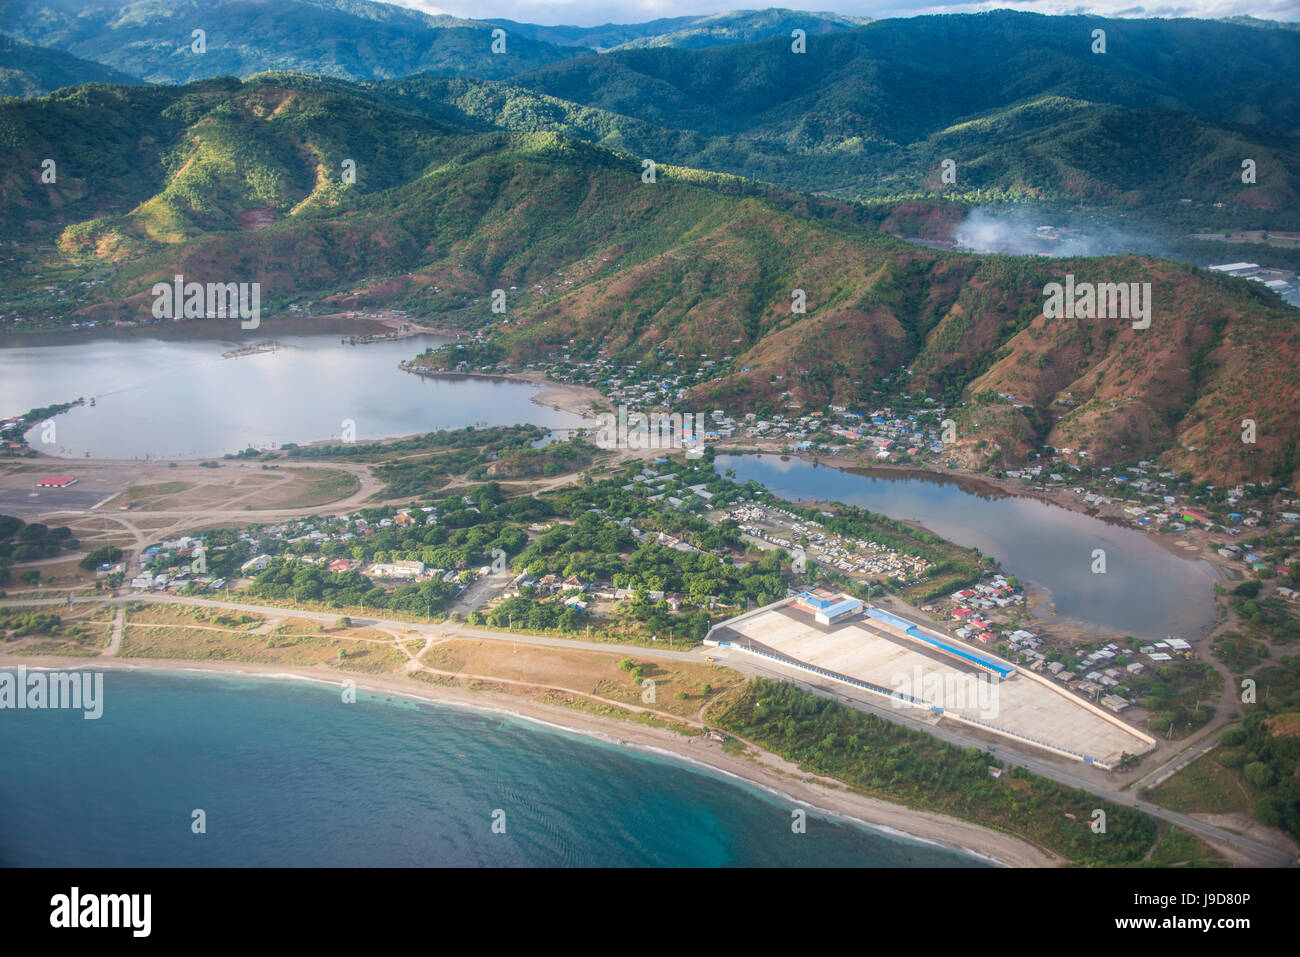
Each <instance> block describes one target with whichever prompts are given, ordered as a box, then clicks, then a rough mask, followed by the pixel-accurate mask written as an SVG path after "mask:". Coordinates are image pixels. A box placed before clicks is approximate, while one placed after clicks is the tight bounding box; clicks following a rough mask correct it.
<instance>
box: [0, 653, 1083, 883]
mask: <svg viewBox="0 0 1300 957" xmlns="http://www.w3.org/2000/svg"><path fill="white" fill-rule="evenodd" d="M18 665H24V666H26V667H27V668H29V669H53V670H59V671H66V670H74V669H80V670H96V671H97V670H125V671H155V672H173V673H195V672H197V673H207V674H219V675H227V676H230V675H241V676H244V677H253V678H261V679H271V680H280V681H285V680H294V681H302V680H307V681H315V682H319V683H323V684H333V685H338V684H339V683H340V682H342V681H343V680H346V679H351V680H353V681H355V682H356V687H357V689H358V690H362V691H366V692H369V693H372V694H383V695H396V696H400V697H404V698H409V699H413V700H416V701H421V702H424V703H427V704H433V705H438V706H445V707H453V708H461V709H471V710H478V711H490V712H493V713H497V714H502V715H506V716H508V717H510V718H513V719H516V720H520V721H525V722H529V723H532V724H536V725H542V726H546V727H550V728H553V729H559V730H561V731H563V732H565V733H569V734H575V735H580V736H583V737H587V738H593V739H596V740H600V741H604V742H606V743H610V744H616V745H618V746H620V747H626V748H631V749H633V750H636V751H641V752H645V753H650V754H655V755H658V756H662V757H667V758H669V759H670V760H673V761H675V762H679V763H682V764H687V765H691V766H694V767H697V768H702V769H705V770H706V771H708V772H712V773H716V774H720V775H722V776H724V777H728V778H733V779H736V780H738V781H740V782H743V783H744V784H745V785H748V786H751V787H756V788H758V789H760V790H762V791H764V792H766V793H767V794H769V795H771V796H775V797H777V798H779V799H782V800H788V801H792V802H794V803H797V804H800V805H803V806H805V807H807V808H810V809H812V810H814V811H816V812H818V813H819V814H822V815H824V816H827V817H831V818H837V819H841V820H847V821H849V822H851V823H853V824H856V825H858V826H861V827H865V828H867V829H869V830H873V831H878V832H882V833H885V834H888V835H890V836H895V837H902V838H904V839H906V840H910V841H918V842H922V843H928V844H934V845H938V846H941V847H944V848H947V849H949V850H953V851H957V852H959V853H962V854H966V855H970V856H974V857H977V858H980V859H983V860H986V861H990V862H993V863H996V864H999V865H1002V866H1005V867H1055V866H1058V865H1060V864H1061V863H1063V862H1062V861H1061V859H1059V858H1057V857H1055V856H1053V855H1049V854H1048V853H1046V852H1044V851H1043V850H1041V849H1039V848H1037V847H1035V846H1033V845H1031V844H1029V843H1028V842H1026V841H1024V840H1022V839H1020V838H1017V837H1013V836H1011V835H1009V834H1003V833H1001V832H999V831H995V830H992V829H991V828H987V827H984V826H983V825H979V824H974V823H971V822H968V821H963V820H960V819H958V818H952V817H946V816H944V815H941V814H937V813H934V812H931V811H921V810H915V809H912V808H908V807H906V806H904V805H901V804H893V803H890V802H887V801H882V800H880V799H878V798H871V797H867V796H866V795H863V794H859V793H857V792H856V791H852V790H850V789H849V788H848V787H847V786H846V785H844V784H842V783H841V782H839V781H835V780H834V779H831V778H824V777H820V776H817V775H812V774H806V773H804V772H802V771H800V770H799V768H798V767H797V766H796V765H794V764H793V763H791V762H789V761H786V760H785V759H784V758H781V757H780V756H778V755H775V754H772V753H771V752H768V751H759V752H758V753H757V754H755V755H752V756H750V755H746V756H743V757H742V756H738V755H734V754H728V753H727V752H725V751H724V750H723V749H722V747H721V746H720V745H719V744H717V743H716V742H712V741H709V740H708V739H706V738H703V737H692V738H686V737H683V736H682V735H681V734H679V733H677V732H675V731H670V730H667V729H664V728H656V727H651V726H646V725H640V724H636V723H633V722H630V721H621V720H618V719H614V718H607V717H603V716H599V715H593V714H589V713H587V712H582V711H577V710H574V709H568V708H562V707H558V706H553V705H546V704H540V703H538V702H535V701H531V700H528V699H520V698H517V697H514V696H510V695H504V694H497V693H494V692H489V691H470V690H468V689H465V688H462V687H449V686H445V685H433V684H424V683H422V682H416V681H414V680H410V679H407V678H405V677H403V676H400V675H398V674H395V673H389V674H384V675H367V674H361V673H354V672H346V671H337V670H334V669H331V668H324V667H306V666H292V665H290V666H284V665H259V664H254V663H246V662H234V661H193V660H185V659H144V658H142V659H102V658H90V659H86V658H75V659H69V658H62V657H59V656H50V655H45V656H33V657H21V656H16V655H0V667H3V668H11V667H17V666H18Z"/></svg>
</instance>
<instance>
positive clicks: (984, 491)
mask: <svg viewBox="0 0 1300 957" xmlns="http://www.w3.org/2000/svg"><path fill="white" fill-rule="evenodd" d="M714 447H715V449H716V450H717V453H718V454H720V455H721V454H725V455H781V456H786V457H788V458H792V459H797V460H798V461H800V462H804V463H807V464H808V465H817V466H819V467H821V468H832V469H836V470H838V471H841V472H847V473H850V474H852V475H862V476H866V477H868V478H870V477H871V476H872V475H873V474H874V475H877V476H888V477H891V478H908V477H914V478H919V479H921V480H923V481H934V482H940V483H952V484H954V485H956V486H958V487H959V488H962V489H963V490H965V491H968V492H970V493H971V494H973V495H981V496H991V497H995V498H998V497H1007V498H1024V499H1032V500H1033V501H1037V502H1043V503H1045V504H1047V505H1055V506H1056V507H1057V508H1063V509H1065V510H1066V511H1067V512H1074V513H1076V514H1079V515H1086V516H1087V517H1088V518H1095V519H1097V520H1098V521H1100V522H1105V523H1106V524H1108V525H1113V526H1115V527H1116V528H1124V529H1128V530H1129V531H1134V532H1139V533H1141V534H1143V535H1144V536H1145V537H1146V538H1147V539H1148V540H1150V541H1151V542H1152V543H1154V544H1155V545H1158V546H1159V547H1160V548H1162V549H1164V550H1165V551H1166V552H1168V553H1169V554H1171V555H1176V556H1178V557H1179V558H1182V559H1184V560H1186V561H1191V562H1198V561H1203V562H1207V563H1208V564H1210V565H1211V566H1213V568H1214V572H1215V575H1216V576H1217V580H1218V581H1220V582H1228V581H1231V580H1232V578H1231V576H1230V575H1228V574H1227V573H1226V571H1225V569H1226V568H1227V563H1226V562H1224V561H1223V559H1222V558H1221V557H1220V556H1219V554H1218V553H1217V552H1216V551H1215V550H1214V544H1213V543H1212V542H1211V540H1210V537H1209V533H1208V532H1206V531H1205V530H1204V529H1200V528H1187V529H1185V530H1184V531H1181V532H1178V533H1177V534H1157V533H1156V532H1154V531H1152V530H1151V529H1147V528H1144V527H1142V526H1140V525H1135V524H1134V523H1133V522H1131V521H1129V519H1128V516H1127V515H1125V513H1124V511H1123V509H1122V507H1119V506H1115V505H1111V506H1096V505H1092V504H1089V503H1088V502H1085V501H1084V500H1083V496H1081V495H1075V494H1073V493H1072V492H1071V491H1070V488H1069V487H1064V486H1063V487H1060V488H1048V489H1043V488H1036V487H1028V488H1027V487H1025V485H1024V484H1023V483H1021V481H1020V480H1019V479H1011V478H997V477H996V476H993V475H989V474H987V473H984V472H967V471H964V470H961V469H933V468H925V467H922V466H918V465H898V464H895V463H880V462H875V461H864V460H858V459H857V458H856V457H855V458H852V459H851V460H848V459H850V457H849V456H830V457H827V456H823V455H817V454H814V453H810V452H807V451H789V452H787V451H783V450H782V448H780V447H772V448H769V447H767V446H765V445H762V444H761V443H760V444H756V443H752V442H747V443H739V442H738V443H734V445H726V446H724V445H722V444H718V445H715V446H714ZM846 460H847V461H846ZM906 524H908V525H912V526H914V527H916V528H925V526H924V525H923V524H921V523H920V522H914V521H908V522H906ZM926 531H933V530H932V529H926Z"/></svg>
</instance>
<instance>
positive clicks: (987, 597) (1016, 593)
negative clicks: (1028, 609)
mask: <svg viewBox="0 0 1300 957" xmlns="http://www.w3.org/2000/svg"><path fill="white" fill-rule="evenodd" d="M949 597H950V598H951V599H952V602H953V608H952V617H953V618H954V619H955V620H956V621H958V622H959V623H960V624H959V626H958V627H957V629H956V630H955V631H954V634H956V635H957V636H958V637H959V638H966V639H970V638H975V639H978V640H979V641H982V642H984V643H985V644H991V643H992V642H994V641H997V640H999V639H1006V640H1008V641H1010V643H1011V644H1012V646H1013V647H1015V648H1016V649H1017V650H1033V649H1036V648H1037V647H1038V645H1039V643H1040V642H1039V639H1038V637H1037V636H1036V635H1034V634H1033V633H1031V632H1028V631H1023V630H1017V631H1014V632H1011V633H1009V634H1003V633H1002V632H1003V629H1002V628H1001V626H999V625H997V624H995V623H994V622H993V621H992V620H990V619H989V618H988V617H987V612H988V611H990V610H991V609H994V608H999V609H1006V608H1011V607H1013V606H1016V605H1023V604H1024V603H1025V596H1024V593H1023V592H1022V591H1021V590H1020V589H1019V588H1017V587H1015V586H1013V585H1011V584H1010V583H1009V582H1008V581H1007V580H1006V579H1005V578H1004V577H1002V576H1001V575H998V576H995V577H994V578H993V579H992V581H990V582H988V583H980V584H978V585H972V586H971V587H970V588H963V589H961V590H959V591H955V592H953V593H952V594H951V595H950V596H949Z"/></svg>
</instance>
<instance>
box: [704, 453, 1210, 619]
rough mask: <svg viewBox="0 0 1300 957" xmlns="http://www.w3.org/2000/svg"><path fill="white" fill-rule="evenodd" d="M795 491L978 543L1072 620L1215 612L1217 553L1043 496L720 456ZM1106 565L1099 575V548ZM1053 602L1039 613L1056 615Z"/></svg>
mask: <svg viewBox="0 0 1300 957" xmlns="http://www.w3.org/2000/svg"><path fill="white" fill-rule="evenodd" d="M717 468H718V469H719V470H724V469H734V470H735V473H736V478H737V479H738V480H739V481H741V482H744V481H748V480H750V479H753V480H755V481H757V482H761V483H762V484H763V485H765V486H766V487H767V488H768V490H769V491H771V492H772V493H774V494H776V495H780V496H782V497H783V498H789V499H793V500H796V501H798V500H802V499H822V500H826V501H838V502H844V503H846V504H849V505H857V506H861V507H862V508H866V509H869V510H871V511H873V512H876V513H878V514H881V515H886V516H888V517H889V518H893V519H898V520H900V521H908V522H917V523H919V524H921V525H924V526H925V527H926V528H928V529H929V530H930V531H932V532H934V533H935V534H936V535H940V536H942V537H943V538H946V539H949V540H950V541H953V542H956V543H957V544H959V545H965V546H968V547H971V548H978V549H979V550H980V551H981V552H984V553H985V554H987V555H991V556H993V557H994V558H996V559H998V561H1000V562H1001V563H1002V566H1003V568H1004V569H1005V570H1006V571H1007V572H1008V573H1009V574H1012V575H1016V576H1017V577H1019V578H1020V579H1021V580H1022V581H1023V582H1026V583H1030V584H1031V585H1033V586H1036V587H1037V588H1039V589H1042V590H1043V591H1045V592H1047V593H1048V595H1049V596H1050V605H1055V609H1056V611H1057V612H1058V613H1059V615H1060V618H1055V619H1054V620H1057V621H1060V620H1062V619H1066V620H1068V623H1072V624H1081V625H1084V626H1088V627H1094V628H1100V629H1103V630H1106V631H1111V632H1117V633H1120V634H1131V635H1137V636H1139V637H1164V636H1165V635H1169V634H1181V635H1184V636H1185V637H1189V638H1190V637H1194V636H1196V635H1199V634H1200V633H1201V632H1202V631H1203V630H1204V629H1205V628H1206V627H1207V626H1208V625H1209V624H1210V623H1211V622H1212V621H1213V619H1214V611H1215V606H1214V587H1213V586H1214V574H1213V569H1212V567H1211V566H1210V565H1209V563H1208V562H1204V561H1189V560H1187V559H1185V558H1180V557H1179V556H1177V555H1174V554H1172V553H1171V552H1169V551H1167V550H1166V549H1164V548H1162V547H1161V546H1160V545H1159V544H1157V543H1156V542H1155V541H1152V540H1151V539H1150V538H1149V537H1148V536H1147V535H1146V534H1145V533H1143V532H1139V531H1137V530H1135V529H1132V528H1129V527H1127V526H1125V525H1124V524H1123V523H1122V522H1114V521H1111V522H1104V521H1101V520H1099V519H1097V518H1094V517H1092V516H1089V515H1084V514H1081V513H1079V512H1074V511H1071V510H1070V509H1067V508H1063V507H1061V506H1059V505H1054V504H1051V503H1048V502H1044V501H1041V500H1039V499H1034V498H1028V497H1026V496H1021V495H1010V494H1007V493H1005V492H1003V491H1001V490H999V489H996V488H993V487H991V486H989V485H987V484H985V483H982V482H979V481H978V480H971V479H969V478H957V477H950V476H944V475H932V474H929V473H919V472H899V471H894V470H890V471H881V470H873V469H866V470H858V471H852V472H850V471H841V470H839V469H834V468H827V467H818V466H816V465H814V464H812V463H808V462H803V461H801V460H799V459H794V458H790V457H788V456H777V455H746V456H723V455H720V456H718V458H717ZM1096 549H1102V550H1103V551H1105V553H1106V573H1105V574H1093V572H1092V566H1093V552H1094V551H1095V550H1096ZM1050 605H1049V604H1047V603H1044V604H1043V605H1042V606H1040V609H1039V613H1040V614H1042V615H1044V616H1046V617H1052V616H1051V611H1052V608H1051V607H1050Z"/></svg>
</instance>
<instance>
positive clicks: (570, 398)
mask: <svg viewBox="0 0 1300 957" xmlns="http://www.w3.org/2000/svg"><path fill="white" fill-rule="evenodd" d="M402 368H403V370H404V371H406V372H409V373H411V374H412V375H419V376H428V377H430V378H441V377H443V376H461V377H466V378H473V379H499V380H501V381H503V382H522V383H525V384H527V385H534V386H537V387H538V389H537V392H535V393H534V394H533V396H532V401H533V402H535V403H537V404H538V405H544V406H548V407H550V408H552V409H558V410H559V411H561V412H571V413H573V414H574V415H580V416H582V417H584V418H591V417H592V415H593V413H592V408H591V407H592V406H593V405H596V406H599V407H601V408H605V407H606V406H608V405H609V400H608V399H607V398H605V396H604V395H602V394H601V393H600V391H599V390H597V389H593V388H592V387H591V386H586V385H577V384H575V383H571V382H554V381H552V380H551V379H548V378H546V374H545V373H542V372H459V371H448V370H445V369H417V368H415V367H413V366H403V367H402ZM595 425H596V420H595V419H592V426H591V427H592V428H595Z"/></svg>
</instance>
